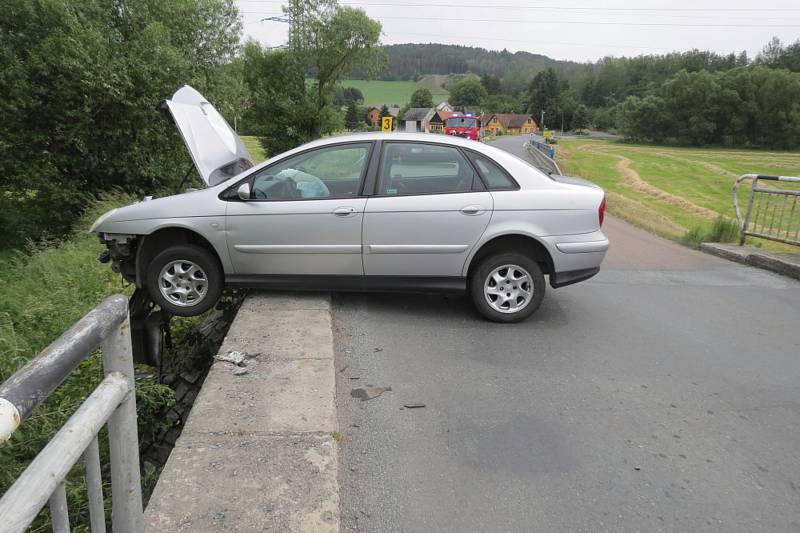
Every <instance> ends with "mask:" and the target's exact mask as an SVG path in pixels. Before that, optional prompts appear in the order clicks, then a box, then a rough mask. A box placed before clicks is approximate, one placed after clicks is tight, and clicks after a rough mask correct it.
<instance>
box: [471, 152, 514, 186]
mask: <svg viewBox="0 0 800 533" xmlns="http://www.w3.org/2000/svg"><path fill="white" fill-rule="evenodd" d="M470 159H472V162H473V163H475V166H476V167H478V171H479V172H480V173H481V175H482V176H483V179H484V180H485V181H486V185H487V186H488V187H489V190H491V191H502V190H509V189H516V188H517V185H516V183H514V181H513V180H512V179H511V176H509V175H508V172H506V171H505V170H503V169H502V168H501V167H500V165H498V164H497V163H495V162H494V161H492V160H491V159H489V158H488V157H484V156H482V155H480V154H476V153H470Z"/></svg>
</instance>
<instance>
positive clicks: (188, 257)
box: [145, 244, 224, 316]
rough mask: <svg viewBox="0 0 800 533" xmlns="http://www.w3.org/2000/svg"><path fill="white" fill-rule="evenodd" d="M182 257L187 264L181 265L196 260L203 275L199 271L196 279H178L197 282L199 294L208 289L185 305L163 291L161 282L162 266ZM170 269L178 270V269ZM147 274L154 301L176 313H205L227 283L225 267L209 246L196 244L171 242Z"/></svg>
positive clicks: (212, 305)
mask: <svg viewBox="0 0 800 533" xmlns="http://www.w3.org/2000/svg"><path fill="white" fill-rule="evenodd" d="M179 261H185V262H186V263H185V264H184V265H181V267H180V268H185V267H186V265H188V264H194V265H195V266H196V267H198V268H199V270H200V272H201V273H202V276H200V274H197V277H196V278H193V279H192V280H188V279H183V278H182V279H180V280H176V282H179V283H193V284H194V287H196V288H198V290H196V291H195V293H196V294H200V293H201V292H202V291H204V292H202V294H200V297H196V298H194V302H192V301H191V300H190V299H188V298H187V301H186V302H185V303H184V304H183V305H180V304H179V302H178V300H177V298H176V299H168V298H167V297H166V296H165V295H164V294H162V291H161V285H160V283H161V282H162V280H160V279H159V277H160V275H161V270H162V269H163V268H164V267H166V266H167V265H170V263H173V262H179ZM170 270H172V271H173V272H175V271H174V269H170ZM168 272H169V271H168ZM145 277H146V281H147V291H148V292H149V293H150V297H151V298H152V299H153V301H154V302H155V303H157V304H158V305H159V306H160V307H161V309H164V310H166V311H167V312H169V313H172V314H173V315H176V316H197V315H200V314H202V313H205V312H206V311H208V310H209V309H211V308H212V307H214V304H216V303H217V300H218V299H219V295H220V294H221V293H222V287H223V285H224V275H223V273H222V267H221V266H220V264H219V261H218V260H217V258H216V257H215V256H214V254H212V253H211V252H210V251H208V250H207V249H205V248H202V247H200V246H195V245H192V244H180V245H176V246H170V247H169V248H167V249H166V250H164V251H163V252H161V253H159V254H158V255H156V256H155V257H154V258H153V260H152V261H151V262H150V264H149V265H148V266H147V272H146V275H145ZM201 279H205V281H206V283H205V284H203V283H200V280H201ZM164 284H165V285H164V286H165V290H166V289H167V288H168V287H169V286H168V285H167V284H166V282H164Z"/></svg>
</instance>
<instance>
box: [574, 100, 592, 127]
mask: <svg viewBox="0 0 800 533" xmlns="http://www.w3.org/2000/svg"><path fill="white" fill-rule="evenodd" d="M588 125H589V109H588V108H587V107H586V106H585V105H583V104H578V107H576V108H575V111H574V113H573V114H572V127H571V128H570V129H573V130H582V129H585V128H586V127H587V126H588Z"/></svg>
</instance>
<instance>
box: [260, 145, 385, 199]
mask: <svg viewBox="0 0 800 533" xmlns="http://www.w3.org/2000/svg"><path fill="white" fill-rule="evenodd" d="M370 148H371V143H355V144H345V145H339V146H331V147H327V148H320V149H318V150H313V151H310V152H304V153H302V154H298V155H295V156H292V157H289V158H288V159H285V160H284V161H281V162H279V163H276V164H274V165H271V166H269V167H268V168H265V169H264V170H262V171H261V172H259V173H258V174H256V176H255V178H254V179H253V186H252V192H251V198H252V199H254V200H276V201H280V200H283V201H286V200H307V199H314V200H324V199H327V198H331V199H333V198H352V197H356V196H358V192H359V187H360V184H361V177H362V175H363V173H364V169H365V168H366V164H367V159H369V151H370Z"/></svg>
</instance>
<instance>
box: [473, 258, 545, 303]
mask: <svg viewBox="0 0 800 533" xmlns="http://www.w3.org/2000/svg"><path fill="white" fill-rule="evenodd" d="M483 295H484V297H485V298H486V302H487V303H488V304H489V307H491V308H492V309H494V310H495V311H497V312H499V313H505V314H511V313H518V312H520V311H522V310H523V309H525V308H526V307H527V306H528V304H529V303H530V302H531V299H532V298H533V282H532V278H531V275H530V274H529V273H528V271H527V270H525V269H524V268H522V267H521V266H519V265H502V266H499V267H497V268H495V269H494V270H492V271H491V272H490V273H489V275H488V276H486V281H484V283H483Z"/></svg>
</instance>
